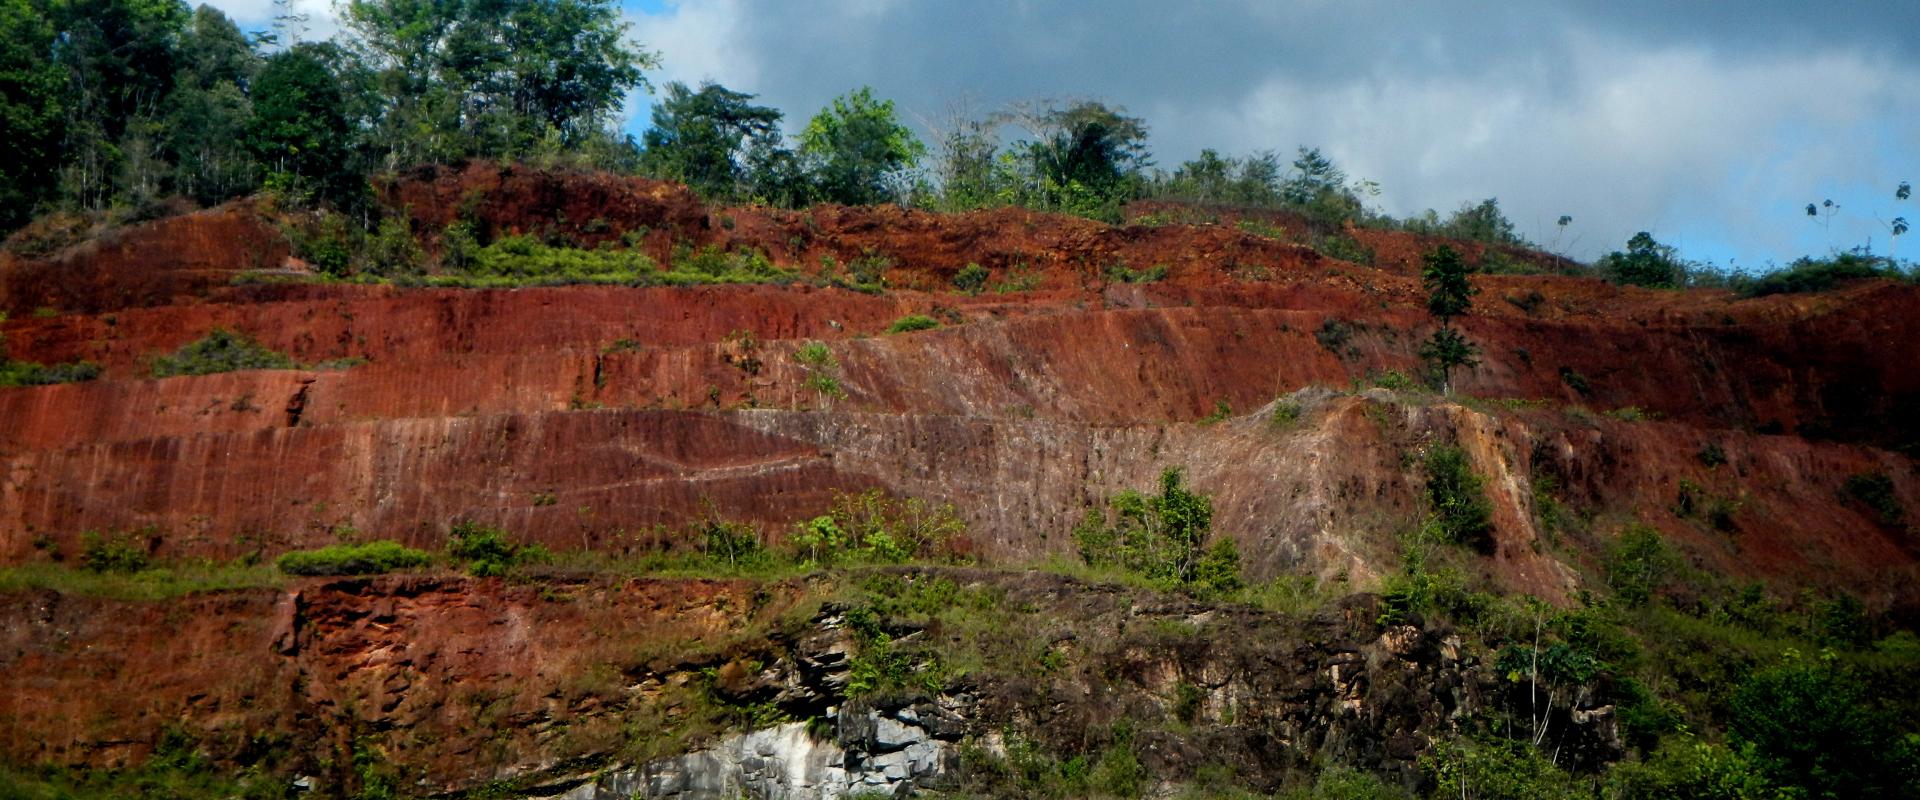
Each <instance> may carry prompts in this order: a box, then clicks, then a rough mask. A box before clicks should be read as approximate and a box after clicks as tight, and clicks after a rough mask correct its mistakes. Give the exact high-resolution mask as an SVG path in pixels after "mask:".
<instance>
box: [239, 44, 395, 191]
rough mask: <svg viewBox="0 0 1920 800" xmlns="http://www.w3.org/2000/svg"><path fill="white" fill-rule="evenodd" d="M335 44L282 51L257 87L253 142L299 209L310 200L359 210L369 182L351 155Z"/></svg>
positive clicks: (255, 153) (251, 132)
mask: <svg viewBox="0 0 1920 800" xmlns="http://www.w3.org/2000/svg"><path fill="white" fill-rule="evenodd" d="M329 47H331V45H318V44H302V45H296V46H294V47H292V48H289V49H287V50H283V51H281V52H279V53H275V54H274V55H273V56H272V57H270V58H268V59H267V60H266V64H265V65H264V66H263V67H261V69H260V76H259V77H258V78H257V79H255V81H254V84H253V96H254V98H255V99H254V102H253V120H252V122H251V123H250V124H249V126H248V133H247V145H248V147H249V148H250V149H251V150H252V151H253V156H254V158H256V159H258V161H259V162H260V164H261V165H263V167H264V168H265V169H266V170H267V171H268V172H269V173H270V174H272V175H274V176H277V178H276V179H274V180H271V181H270V182H269V185H270V186H275V187H277V188H279V189H280V190H281V192H282V194H284V195H287V196H289V197H290V198H291V199H292V200H293V201H294V203H295V204H296V205H301V204H304V203H305V201H306V200H307V199H309V198H312V199H318V200H322V201H325V202H328V203H330V204H332V205H334V206H335V207H338V208H345V209H354V208H359V207H360V205H361V203H362V202H363V201H364V199H365V195H366V192H367V187H366V181H365V180H364V179H363V178H362V177H360V175H359V173H358V172H357V171H356V170H355V169H354V164H353V161H352V160H351V159H350V158H349V157H348V150H347V148H348V146H349V144H350V143H351V142H352V141H353V135H352V122H351V121H349V120H348V119H347V116H346V109H347V101H346V95H345V92H344V90H343V89H342V87H341V85H340V79H339V77H338V76H336V75H335V74H334V73H333V70H332V69H331V68H330V67H329V65H328V63H327V58H328V52H327V48H329Z"/></svg>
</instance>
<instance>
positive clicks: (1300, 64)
mask: <svg viewBox="0 0 1920 800" xmlns="http://www.w3.org/2000/svg"><path fill="white" fill-rule="evenodd" d="M635 20H636V23H637V24H636V32H637V33H638V35H639V36H640V37H641V38H642V40H643V41H645V42H647V43H648V44H649V45H650V46H653V47H656V48H658V49H659V50H661V51H662V53H663V55H664V57H665V59H666V65H665V69H664V70H663V72H664V75H663V76H661V77H663V78H664V79H677V80H687V81H690V82H694V81H699V80H705V79H711V80H717V81H719V82H721V83H725V84H727V85H729V86H731V87H734V88H738V89H743V90H746V91H752V92H757V93H759V94H760V95H761V96H762V99H763V101H764V102H767V103H769V104H772V105H775V106H778V107H781V108H783V109H785V110H787V112H788V113H789V116H790V117H791V119H790V124H791V125H793V126H794V127H797V126H799V125H800V124H803V123H804V120H805V118H806V117H807V116H808V115H810V114H811V113H812V112H813V111H814V110H816V109H818V108H819V107H820V106H822V105H823V104H825V103H826V102H827V101H828V100H829V99H830V98H831V97H833V96H834V95H836V94H838V93H840V92H843V91H845V90H847V89H849V88H852V87H855V86H860V85H871V86H873V87H874V88H875V90H876V91H877V92H879V93H880V94H882V95H885V96H888V97H892V98H895V99H896V100H898V101H899V102H900V103H901V105H902V106H904V107H905V108H907V109H909V110H910V111H912V112H915V113H917V114H919V115H923V116H937V115H938V114H939V113H940V112H941V110H942V109H943V108H944V107H945V106H946V104H948V103H949V102H951V101H953V100H955V99H958V98H969V99H971V100H973V101H974V103H975V105H977V106H981V107H992V106H994V105H996V104H999V103H1003V102H1007V101H1011V100H1019V99H1026V98H1033V97H1044V96H1058V95H1071V96H1089V97H1097V98H1102V99H1105V100H1108V101H1110V102H1114V103H1117V104H1119V105H1123V106H1126V107H1127V108H1128V109H1129V110H1131V111H1132V112H1133V113H1136V114H1139V115H1142V116H1145V117H1146V118H1147V119H1148V122H1149V124H1150V126H1151V128H1152V130H1153V134H1154V136H1153V145H1154V150H1155V153H1156V155H1157V158H1158V160H1159V162H1160V163H1161V164H1163V165H1168V166H1171V165H1176V164H1178V163H1179V162H1180V161H1181V160H1184V159H1187V158H1191V157H1193V156H1194V155H1195V154H1197V153H1198V152H1199V150H1200V148H1202V147H1208V146H1212V147H1217V148H1220V149H1224V150H1228V151H1234V152H1247V151H1251V150H1256V149H1276V150H1280V151H1282V152H1287V151H1290V150H1291V149H1292V148H1293V147H1294V146H1296V145H1299V144H1309V145H1315V146H1320V147H1322V148H1324V149H1325V150H1326V151H1327V152H1329V153H1331V154H1333V155H1334V156H1335V157H1336V158H1337V159H1338V160H1339V161H1340V162H1341V163H1342V164H1343V165H1345V166H1346V167H1347V168H1348V169H1349V171H1351V172H1353V173H1354V174H1356V175H1358V176H1363V177H1368V178H1372V179H1375V180H1378V181H1379V182H1380V183H1381V184H1382V186H1383V187H1384V192H1383V194H1382V195H1381V197H1380V199H1379V200H1380V203H1381V205H1382V206H1383V207H1384V208H1386V209H1387V210H1388V211H1391V212H1394V213H1398V214H1407V213H1414V212H1417V211H1419V210H1421V209H1424V208H1428V207H1433V208H1438V209H1440V210H1442V211H1443V212H1444V211H1447V210H1450V209H1452V208H1454V207H1456V206H1457V205H1458V204H1460V203H1461V202H1463V201H1467V200H1471V199H1477V198H1482V197H1488V196H1498V197H1500V198H1501V200H1502V204H1503V206H1504V207H1506V208H1507V210H1508V212H1509V215H1510V216H1511V217H1513V219H1514V220H1515V221H1516V222H1517V223H1519V224H1520V225H1521V227H1522V228H1523V229H1524V230H1526V232H1527V233H1528V234H1529V235H1531V236H1533V237H1535V238H1537V239H1540V240H1542V241H1546V240H1551V239H1553V238H1554V235H1555V233H1556V230H1555V229H1554V227H1553V226H1552V220H1554V219H1555V218H1557V217H1558V216H1559V215H1560V214H1563V213H1567V214H1572V215H1574V217H1575V218H1576V224H1575V225H1574V226H1572V227H1571V228H1570V229H1569V231H1568V232H1567V233H1566V235H1565V237H1564V238H1563V239H1562V243H1563V244H1564V243H1566V242H1567V241H1568V240H1573V239H1576V238H1577V240H1578V243H1577V244H1575V245H1574V248H1573V249H1575V250H1576V251H1578V252H1579V253H1581V254H1584V255H1593V254H1595V253H1597V252H1600V251H1602V250H1603V249H1605V248H1610V247H1617V246H1619V244H1620V243H1621V242H1623V241H1624V240H1625V239H1626V237H1627V236H1629V235H1631V234H1632V233H1633V232H1634V231H1636V230H1641V229H1651V230H1654V231H1656V233H1658V234H1660V235H1662V236H1663V238H1666V239H1668V240H1672V241H1678V242H1680V243H1681V244H1683V245H1686V246H1687V247H1688V249H1689V250H1690V251H1693V252H1695V253H1697V254H1698V255H1701V256H1704V257H1713V258H1719V259H1726V258H1729V257H1735V256H1737V257H1738V258H1739V259H1740V261H1741V262H1742V263H1754V262H1757V261H1761V260H1764V259H1767V258H1775V259H1784V258H1789V257H1791V256H1792V255H1794V254H1798V253H1802V252H1807V251H1810V250H1820V249H1824V248H1825V247H1826V246H1827V243H1828V241H1829V240H1831V242H1832V243H1833V244H1834V245H1836V246H1844V245H1851V244H1857V243H1859V242H1861V241H1864V240H1865V239H1866V237H1867V236H1868V235H1869V234H1870V232H1871V230H1872V226H1873V224H1874V222H1873V219H1872V216H1873V213H1870V212H1877V213H1879V215H1880V216H1881V217H1883V218H1887V217H1890V216H1891V214H1892V213H1893V209H1892V201H1891V186H1892V182H1893V181H1895V180H1897V179H1898V178H1900V177H1908V178H1912V177H1920V170H1916V169H1915V167H1916V163H1915V156H1914V147H1913V145H1915V144H1920V137H1915V135H1914V133H1915V129H1916V127H1920V103H1916V102H1915V99H1914V98H1913V97H1912V96H1911V91H1910V90H1909V88H1908V87H1912V86H1914V85H1915V83H1914V79H1915V77H1916V76H1920V63H1917V62H1920V38H1917V37H1920V4H1916V3H1906V2H1901V3H1887V4H1877V3H1873V4H1869V3H1856V4H1835V3H1827V4H1812V3H1778V2H1748V3H1705V2H1701V3H1691V2H1683V3H1675V2H1671V0H1666V1H1665V2H1654V1H1653V0H1617V1H1615V2H1591V3H1574V2H1562V3H1554V2H1531V3H1505V2H1501V3H1495V2H1407V0H1400V1H1399V2H1388V1H1387V0H1374V1H1367V0H1361V1H1359V2H1355V1H1354V0H1320V1H1308V2H1294V3H1277V2H1252V1H1251V0H1248V1H1246V2H1194V3H1184V4H1181V3H1165V2H1148V1H1147V0H1109V1H1107V2H1072V1H1071V0H1055V1H1053V2H1045V1H1043V0H1024V1H1022V0H980V1H977V2H966V3H955V2H912V1H910V0H860V1H858V2H843V3H819V2H776V1H775V0H686V2H682V3H678V4H672V3H669V4H668V8H666V9H665V11H663V12H661V13H657V14H652V15H639V16H636V17H635ZM1903 171H1904V172H1913V173H1916V174H1915V175H1904V174H1902V173H1903ZM1882 184H1885V186H1882ZM1883 189H1884V191H1883ZM1827 196H1835V197H1842V198H1845V199H1846V202H1845V203H1843V205H1846V206H1847V207H1848V208H1849V213H1848V214H1846V215H1843V218H1842V219H1841V220H1840V221H1836V222H1835V224H1834V230H1833V232H1832V234H1831V236H1829V235H1828V234H1827V233H1826V232H1825V231H1824V230H1818V231H1816V230H1815V229H1814V228H1813V227H1812V226H1809V225H1807V224H1806V223H1805V222H1804V220H1801V219H1799V218H1797V217H1795V216H1794V214H1795V212H1797V209H1798V207H1799V205H1802V204H1804V202H1805V201H1806V199H1808V198H1823V197H1827ZM1855 209H1857V210H1858V213H1857V214H1856V213H1852V212H1853V210H1855ZM1910 215H1911V214H1910ZM1876 241H1881V242H1884V231H1883V232H1882V233H1881V236H1880V237H1879V239H1877V240H1876Z"/></svg>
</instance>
